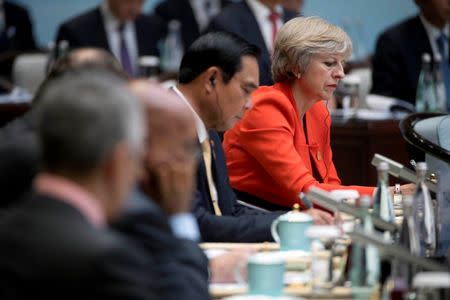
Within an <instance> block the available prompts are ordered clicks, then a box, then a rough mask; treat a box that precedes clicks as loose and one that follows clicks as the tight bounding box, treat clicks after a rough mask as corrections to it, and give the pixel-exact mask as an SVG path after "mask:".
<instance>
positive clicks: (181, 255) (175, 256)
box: [113, 191, 209, 300]
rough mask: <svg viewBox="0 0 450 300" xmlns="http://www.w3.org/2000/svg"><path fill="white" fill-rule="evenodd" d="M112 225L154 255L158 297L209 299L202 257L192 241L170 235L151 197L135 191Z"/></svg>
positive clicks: (205, 260)
mask: <svg viewBox="0 0 450 300" xmlns="http://www.w3.org/2000/svg"><path fill="white" fill-rule="evenodd" d="M113 227H114V228H115V229H117V230H118V231H119V232H121V233H122V234H125V235H126V236H128V237H130V238H132V239H134V240H135V241H136V242H137V243H139V244H140V245H141V246H142V247H143V249H145V250H146V251H147V254H148V255H149V256H150V257H153V258H154V261H155V266H154V267H155V271H157V272H158V275H159V276H160V277H161V278H164V280H161V282H160V283H161V284H160V285H159V286H158V287H157V289H158V294H159V295H161V298H163V299H173V300H178V299H199V300H201V299H209V293H208V260H207V258H206V256H205V255H204V253H203V251H202V250H201V249H200V248H199V247H198V244H197V243H196V242H193V241H189V240H185V239H179V238H177V237H175V236H174V235H173V233H172V230H171V228H170V227H169V224H168V220H167V216H166V215H165V214H164V213H163V212H162V211H161V209H160V208H159V206H158V205H157V204H156V203H155V202H154V201H153V200H152V199H150V198H148V197H147V196H145V195H144V194H142V192H140V191H136V192H135V193H134V194H133V196H132V197H131V199H130V200H129V201H128V202H127V204H126V208H125V212H124V214H123V216H122V217H121V218H120V219H119V220H118V221H117V222H116V223H115V224H114V225H113Z"/></svg>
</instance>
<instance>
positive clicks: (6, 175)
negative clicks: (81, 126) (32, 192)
mask: <svg viewBox="0 0 450 300" xmlns="http://www.w3.org/2000/svg"><path fill="white" fill-rule="evenodd" d="M32 118H33V116H32V111H29V112H27V113H26V114H25V115H23V116H21V117H19V118H17V119H15V120H14V121H12V122H11V123H9V124H7V125H6V126H5V127H3V128H1V129H0V191H1V195H2V196H1V197H0V198H1V200H0V209H3V208H5V207H7V206H9V205H11V204H12V203H15V202H17V201H18V200H19V199H20V198H21V196H22V195H23V193H24V192H26V191H27V190H28V189H29V188H30V186H31V182H32V180H33V178H34V176H35V175H36V172H37V170H38V159H39V146H38V143H37V140H36V137H35V135H34V126H33V122H32Z"/></svg>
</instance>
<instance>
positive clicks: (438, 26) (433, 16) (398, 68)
mask: <svg viewBox="0 0 450 300" xmlns="http://www.w3.org/2000/svg"><path fill="white" fill-rule="evenodd" d="M415 2H416V4H417V5H418V7H419V8H420V11H421V12H420V15H418V16H414V17H412V18H408V19H407V20H405V21H403V22H401V23H399V24H397V25H395V26H393V27H390V28H388V29H387V30H386V31H385V32H383V33H382V34H381V35H380V36H379V38H378V41H377V43H376V50H375V54H374V56H373V61H372V68H373V71H372V81H373V85H372V91H371V92H372V93H374V94H380V95H385V96H390V97H395V98H398V99H401V100H405V101H408V102H410V103H413V104H414V103H415V100H416V90H417V82H418V79H419V73H420V69H421V64H422V54H424V53H428V54H430V55H431V57H436V55H437V54H439V55H440V56H441V57H442V60H443V61H444V62H445V64H446V65H447V66H446V68H447V69H448V68H449V55H448V40H449V36H450V35H449V33H450V32H449V23H448V21H449V20H450V3H449V2H448V1H444V0H416V1H415ZM442 34H443V35H442ZM441 36H442V37H444V40H443V42H444V45H443V49H445V51H446V52H445V53H443V54H444V55H442V54H441V53H440V50H439V49H440V46H439V45H438V42H437V39H438V38H440V37H441ZM444 77H445V76H444ZM448 80H450V78H449V79H448ZM446 87H447V95H449V94H450V83H449V82H448V81H447V84H446Z"/></svg>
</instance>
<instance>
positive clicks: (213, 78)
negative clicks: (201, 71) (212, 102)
mask: <svg viewBox="0 0 450 300" xmlns="http://www.w3.org/2000/svg"><path fill="white" fill-rule="evenodd" d="M209 82H211V85H212V86H214V87H215V86H216V78H215V77H214V76H211V77H210V78H209Z"/></svg>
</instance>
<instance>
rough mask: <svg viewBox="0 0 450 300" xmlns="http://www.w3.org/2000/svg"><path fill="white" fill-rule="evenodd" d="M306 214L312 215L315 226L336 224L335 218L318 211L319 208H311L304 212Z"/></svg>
mask: <svg viewBox="0 0 450 300" xmlns="http://www.w3.org/2000/svg"><path fill="white" fill-rule="evenodd" d="M303 212H304V213H306V214H308V215H310V216H311V217H312V218H313V220H314V224H316V225H331V224H334V217H333V215H331V214H330V213H328V212H326V211H323V210H320V209H317V208H310V209H307V210H304V211H303Z"/></svg>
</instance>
